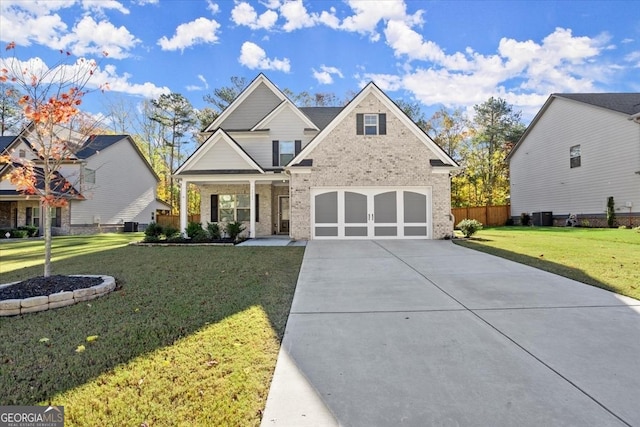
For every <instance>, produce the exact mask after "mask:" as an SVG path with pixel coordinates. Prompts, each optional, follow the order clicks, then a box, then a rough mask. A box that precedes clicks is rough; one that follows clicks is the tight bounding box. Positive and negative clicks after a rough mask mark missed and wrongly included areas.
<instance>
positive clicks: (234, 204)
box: [218, 194, 251, 222]
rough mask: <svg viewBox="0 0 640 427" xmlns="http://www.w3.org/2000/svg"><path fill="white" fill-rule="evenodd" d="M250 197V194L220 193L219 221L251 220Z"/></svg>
mask: <svg viewBox="0 0 640 427" xmlns="http://www.w3.org/2000/svg"><path fill="white" fill-rule="evenodd" d="M249 200H250V198H249V195H248V194H220V195H219V196H218V221H220V222H234V221H249V220H250V219H251V217H250V215H251V213H250V204H249V203H250V202H249Z"/></svg>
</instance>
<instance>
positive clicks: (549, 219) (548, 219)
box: [531, 212, 553, 227]
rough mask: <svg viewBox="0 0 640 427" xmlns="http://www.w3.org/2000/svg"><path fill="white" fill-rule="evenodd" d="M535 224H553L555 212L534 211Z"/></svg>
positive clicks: (546, 225)
mask: <svg viewBox="0 0 640 427" xmlns="http://www.w3.org/2000/svg"><path fill="white" fill-rule="evenodd" d="M531 221H533V225H535V226H538V227H551V226H553V212H534V213H533V214H531Z"/></svg>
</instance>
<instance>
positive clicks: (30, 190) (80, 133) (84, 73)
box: [0, 42, 108, 277]
mask: <svg viewBox="0 0 640 427" xmlns="http://www.w3.org/2000/svg"><path fill="white" fill-rule="evenodd" d="M15 47H16V45H15V43H14V42H12V43H9V44H8V45H7V46H6V51H13V52H15ZM61 55H62V56H63V59H61V60H60V61H59V62H58V63H57V64H55V65H54V66H53V67H47V66H46V65H44V63H42V62H40V61H29V62H28V63H24V62H22V61H20V60H19V59H18V58H16V57H15V55H14V56H12V57H6V58H5V57H3V58H2V59H1V63H2V67H1V69H0V83H3V84H5V85H7V86H11V87H12V89H13V90H17V91H19V92H20V93H21V94H22V96H21V98H20V99H19V102H18V103H19V105H20V107H21V109H22V114H23V116H24V119H25V121H26V122H27V123H28V125H27V126H26V128H25V129H24V135H25V136H26V139H27V140H28V141H29V143H30V145H31V146H32V148H33V151H34V154H35V156H33V158H30V157H18V156H14V153H4V154H2V153H0V154H2V155H0V166H7V165H8V166H9V168H10V170H11V171H10V172H9V173H8V179H9V181H10V182H11V183H12V184H13V185H14V186H15V187H16V190H17V191H19V192H21V193H22V194H25V195H30V196H31V195H32V196H33V197H38V198H39V200H40V202H41V204H42V208H43V209H42V211H43V212H42V213H43V216H42V219H43V226H42V228H43V231H44V241H45V259H44V276H45V277H49V276H50V275H51V246H52V245H51V244H52V234H51V218H52V215H51V209H52V208H56V207H63V206H66V205H67V204H68V201H69V198H70V197H74V196H77V193H75V190H74V188H73V185H72V184H71V183H70V182H68V181H67V180H66V179H65V178H64V177H63V175H62V174H61V173H60V172H61V169H62V167H63V165H65V164H68V163H69V162H73V160H74V159H76V157H75V153H76V152H77V151H79V150H80V149H81V148H84V147H86V146H87V143H88V142H90V141H91V135H92V134H93V130H94V129H95V127H96V126H97V123H96V122H95V120H92V119H91V118H89V117H88V116H87V115H85V114H83V113H82V112H81V111H80V109H79V107H80V105H81V104H82V99H83V97H84V96H86V95H87V94H88V93H89V90H88V89H87V84H88V83H89V81H90V79H91V78H92V76H93V75H94V73H95V72H96V71H97V69H98V63H97V62H96V61H94V60H86V59H84V58H80V59H77V60H76V61H75V62H72V61H71V59H72V57H71V54H70V53H68V52H66V53H65V52H62V51H61ZM104 55H105V56H106V53H104ZM107 88H108V87H107V85H106V84H103V85H101V86H98V87H97V89H95V90H102V91H104V90H106V89H107Z"/></svg>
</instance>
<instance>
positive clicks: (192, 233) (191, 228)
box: [185, 222, 207, 240]
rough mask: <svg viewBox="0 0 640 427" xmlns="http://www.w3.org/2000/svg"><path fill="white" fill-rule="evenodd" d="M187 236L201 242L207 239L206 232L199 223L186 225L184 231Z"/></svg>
mask: <svg viewBox="0 0 640 427" xmlns="http://www.w3.org/2000/svg"><path fill="white" fill-rule="evenodd" d="M185 231H186V233H187V236H189V237H190V238H191V239H193V240H202V239H203V238H206V237H207V233H206V231H204V228H202V224H200V223H199V222H190V223H189V224H188V225H187V229H186V230H185Z"/></svg>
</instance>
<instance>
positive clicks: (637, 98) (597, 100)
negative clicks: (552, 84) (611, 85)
mask: <svg viewBox="0 0 640 427" xmlns="http://www.w3.org/2000/svg"><path fill="white" fill-rule="evenodd" d="M551 96H556V97H560V98H567V99H572V100H574V101H579V102H583V103H585V104H591V105H595V106H596V107H602V108H606V109H608V110H613V111H617V112H619V113H624V114H629V115H634V114H637V113H640V93H555V94H553V95H551Z"/></svg>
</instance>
